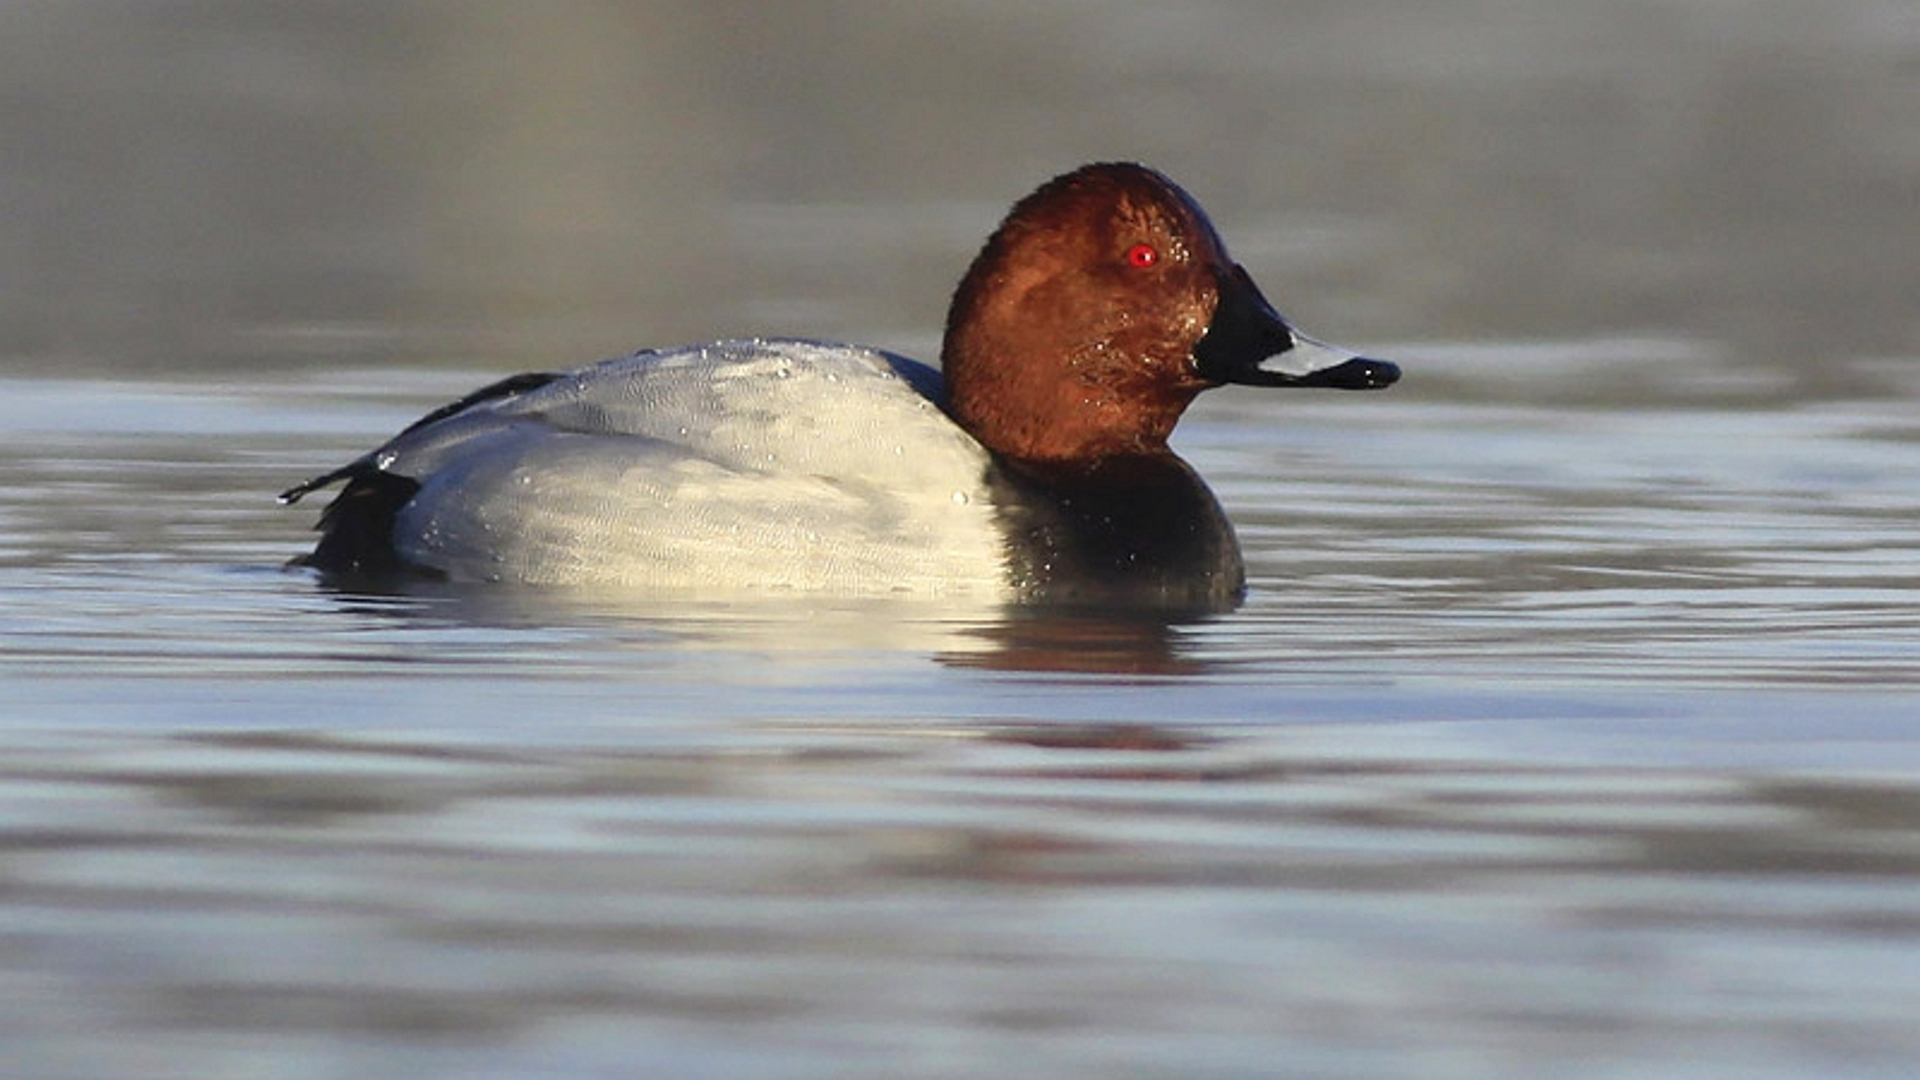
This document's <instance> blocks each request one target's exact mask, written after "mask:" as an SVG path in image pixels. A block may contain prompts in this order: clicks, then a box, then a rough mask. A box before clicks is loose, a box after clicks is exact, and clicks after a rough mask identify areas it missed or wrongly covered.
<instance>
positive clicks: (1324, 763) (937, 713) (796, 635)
mask: <svg viewBox="0 0 1920 1080" xmlns="http://www.w3.org/2000/svg"><path fill="white" fill-rule="evenodd" d="M346 6H347V7H348V8H350V9H352V10H353V11H354V13H355V14H356V18H355V19H334V18H331V17H329V18H325V19H321V18H319V17H318V16H313V15H303V14H302V11H303V10H305V9H302V8H301V7H299V6H298V5H289V6H285V7H282V6H280V5H275V4H261V3H255V4H244V5H228V4H219V3H212V4H203V5H188V6H183V7H178V8H170V9H169V15H168V17H167V18H161V17H160V16H157V15H155V14H154V13H153V9H149V8H147V7H146V6H143V5H124V6H122V5H112V4H97V5H91V6H89V5H60V4H22V5H13V6H10V7H7V8H5V9H0V59H4V60H5V61H6V63H5V64H4V65H0V91H4V92H5V93H7V94H8V96H9V100H10V101H12V102H14V103H16V104H18V105H19V106H20V107H19V108H16V109H10V110H5V111H0V129H4V130H5V131H6V132H7V133H8V134H9V135H10V136H12V137H14V138H13V145H18V146H20V147H23V148H24V150H23V151H22V152H19V153H14V154H10V155H8V156H7V158H6V159H5V161H4V162H0V196H4V197H5V200H6V201H5V205H7V206H9V207H11V208H14V209H15V210H16V211H17V212H16V213H14V214H13V215H12V219H13V220H15V222H16V224H18V225H19V227H20V228H21V229H23V230H24V233H23V235H24V236H25V237H26V239H25V241H23V242H22V243H18V244H12V245H4V251H0V275H3V276H4V280H5V281H6V282H7V284H8V288H7V289H5V290H0V293H3V294H4V295H0V347H3V348H4V351H5V353H6V356H7V358H8V366H7V367H6V368H5V369H4V373H0V476H4V477H5V479H6V483H5V484H0V685H3V686H4V688H5V694H4V695H0V744H3V745H4V746H5V748H6V749H5V753H4V755H0V1075H4V1076H8V1077H11V1076H20V1077H32V1078H73V1080H79V1078H88V1080H94V1078H103V1077H129V1078H132V1077H140V1078H150V1077H181V1078H188V1077H191V1078H194V1080H202V1078H206V1077H223V1076H236V1077H237V1076H246V1077H254V1076H274V1077H333V1076H376V1077H378V1076H421V1077H461V1078H463V1080H464V1078H472V1077H503V1078H504V1077H516V1078H518V1077H537V1076H568V1077H577V1076H607V1077H614V1076H621V1077H624V1076H634V1075H646V1076H673V1077H714V1078H722V1077H724V1078H729V1080H731V1078H742V1077H747V1078H751V1077H767V1078H783V1080H784V1078H792V1077H836V1078H838V1077H874V1078H880V1077H887V1078H894V1077H975V1076H977V1077H988V1076H992V1077H1003V1076H1049V1077H1102V1078H1107V1077H1140V1078H1145V1077H1174V1076H1178V1077H1183V1078H1184V1077H1219V1078H1228V1077H1233V1078H1239V1077H1251V1076H1300V1077H1329V1078H1332V1077H1341V1078H1346V1077H1401V1076H1413V1075H1417V1076H1421V1077H1436V1078H1447V1077H1458V1078H1462V1080H1479V1078H1486V1077H1498V1076H1512V1077H1535V1076H1542V1075H1554V1076H1572V1077H1595V1078H1608V1080H1613V1078H1625V1077H1648V1078H1653V1077H1660V1078H1667V1077H1674V1076H1685V1077H1700V1078H1716V1080H1717V1078H1723V1077H1726V1078H1731V1077H1811V1076H1820V1077H1829V1076H1848V1077H1854V1076H1863V1077H1865V1076H1885V1077H1907V1076H1910V1075H1912V1074H1913V1072H1914V1069H1915V1063H1916V1062H1920V1034H1916V1032H1915V1030H1914V1025H1913V1017H1915V1016H1916V1015H1920V604H1916V602H1915V598H1916V596H1920V532H1916V522H1920V484H1916V482H1915V481H1916V477H1920V410H1916V407H1915V402H1916V401H1917V400H1920V367H1916V362H1915V360H1914V358H1913V352H1914V350H1915V339H1914V333H1915V324H1914V323H1913V321H1912V316H1911V297H1910V295H1909V294H1910V292H1911V287H1910V286H1911V282H1912V281H1913V280H1914V277H1913V272H1912V271H1913V270H1914V268H1915V265H1916V264H1915V263H1914V262H1913V259H1914V252H1916V251H1920V243H1916V242H1915V239H1916V238H1915V227H1914V224H1913V219H1912V214H1911V211H1912V206H1913V205H1914V203H1913V198H1912V196H1913V181H1912V177H1913V176H1914V175H1917V174H1916V173H1915V172H1914V170H1913V168H1912V166H1913V165H1914V163H1916V162H1920V156H1916V148H1920V142H1916V141H1915V138H1914V132H1915V130H1916V129H1915V128H1914V126H1913V123H1912V121H1911V117H1912V116H1913V115H1920V114H1916V113H1915V112H1914V110H1913V108H1909V107H1908V106H1909V105H1910V104H1913V105H1916V106H1920V99H1916V98H1915V94H1914V91H1915V89H1916V86H1917V85H1920V84H1917V83H1916V80H1915V78H1914V73H1915V72H1920V66H1916V65H1915V63H1914V57H1915V56H1916V55H1920V53H1916V49H1920V27H1917V26H1916V24H1915V22H1914V19H1913V16H1912V15H1911V14H1910V13H1909V12H1908V11H1907V9H1906V7H1905V6H1902V5H1899V4H1887V3H1879V2H1875V0H1842V2H1837V3H1835V4H1832V5H1827V6H1825V7H1822V8H1821V9H1820V10H1819V11H1818V12H1814V11H1813V9H1810V8H1804V6H1803V5H1795V4H1792V3H1785V2H1755V3H1750V4H1741V5H1733V6H1731V7H1728V6H1726V5H1700V4H1684V3H1652V4H1635V5H1625V4H1620V5H1613V4H1597V5H1589V6H1587V7H1584V8H1582V9H1581V10H1580V12H1579V13H1573V12H1570V11H1569V12H1559V13H1553V14H1549V13H1547V9H1544V8H1538V7H1537V6H1530V5H1522V4H1517V3H1510V2H1507V0H1478V2H1476V3H1471V4H1463V5H1450V6H1447V7H1446V10H1445V11H1443V10H1442V8H1441V7H1435V6H1431V5H1413V4H1411V3H1407V2H1393V0H1378V2H1369V3H1352V4H1342V5H1337V6H1324V7H1322V6H1315V5H1303V6H1302V5H1296V6H1291V7H1288V8H1287V11H1288V14H1287V15H1286V17H1285V18H1284V19H1282V18H1280V17H1278V16H1275V15H1272V14H1264V13H1263V12H1265V11H1266V10H1267V9H1259V10H1256V9H1255V8H1254V7H1241V6H1235V5H1224V4H1223V5H1192V6H1190V7H1189V8H1182V9H1180V10H1179V12H1177V13H1175V14H1177V15H1178V17H1177V18H1176V17H1175V14H1169V13H1167V12H1168V11H1171V9H1166V10H1163V9H1162V8H1161V7H1157V6H1154V5H1146V4H1139V5H1132V4H1128V5H1112V6H1111V7H1110V8H1108V9H1103V10H1111V11H1114V12H1116V14H1113V15H1110V16H1106V17H1103V18H1101V19H1096V20H1093V21H1091V22H1089V21H1088V20H1089V18H1090V16H1089V15H1088V14H1087V12H1088V10H1090V8H1083V7H1082V6H1079V5H1073V4H1062V5H1046V6H1042V7H1040V8H1034V7H1032V6H1021V5H998V4H992V3H982V4H969V5H955V6H953V7H952V8H942V9H940V10H941V12H944V13H945V14H925V13H922V14H909V13H907V12H908V10H909V9H906V8H899V9H896V8H895V7H893V6H889V5H877V6H875V7H873V8H872V9H868V8H865V7H861V6H859V5H840V4H819V5H791V6H786V7H782V8H781V9H780V12H781V13H779V14H775V13H771V9H769V11H768V12H767V13H762V14H760V15H756V16H754V17H752V18H747V17H744V16H742V15H741V14H740V11H736V10H735V9H734V8H733V7H732V6H730V5H726V4H714V5H705V6H702V7H701V8H700V12H701V13H700V14H697V15H695V14H685V13H675V12H673V11H672V10H671V9H669V8H667V7H665V6H662V7H660V8H658V9H654V8H651V7H646V6H636V7H635V8H634V11H636V12H644V15H640V14H610V12H613V11H614V9H610V8H604V7H599V6H595V7H591V8H588V7H582V8H580V9H578V10H573V11H571V14H570V16H569V18H567V19H564V20H555V21H553V22H539V21H535V20H530V19H526V18H524V17H523V16H522V15H521V14H520V13H521V12H522V11H523V10H524V9H522V8H521V7H519V6H517V5H507V4H491V3H474V4H467V5H457V6H454V7H447V8H436V7H434V6H433V5H418V4H393V5H346ZM689 10H691V9H689ZM741 10H743V11H744V10H745V9H741ZM912 10H914V11H918V9H912ZM1275 10H1278V9H1275ZM1096 31H1097V32H1096ZM789 42H791V43H793V44H795V45H796V46H801V47H797V48H785V47H776V46H784V45H785V44H787V43H789ZM856 55H858V56H859V57H860V58H861V60H862V62H861V63H858V64H854V63H849V62H845V61H846V60H847V58H849V57H852V56H856ZM743 58H750V59H751V61H752V62H750V63H749V62H746V61H745V60H743ZM869 58H870V59H871V62H870V63H869V62H867V61H868V59H869ZM502 72H506V73H511V75H512V78H506V79H505V81H502V79H503V76H502ZM509 84H511V85H509ZM875 87H884V88H886V89H887V91H888V92H887V93H885V94H877V93H875V91H874V88H875ZM629 136H630V139H629ZM989 149H990V150H991V151H992V152H990V153H989V152H986V151H987V150H989ZM1119 155H1125V156H1141V157H1146V158H1149V159H1152V160H1155V161H1157V162H1158V163H1160V164H1162V165H1164V166H1165V167H1167V168H1168V169H1169V170H1170V171H1172V172H1174V173H1176V174H1177V175H1180V176H1181V177H1183V178H1186V179H1189V181H1190V184H1191V186H1193V187H1194V188H1195V190H1196V194H1198V195H1199V196H1200V197H1201V199H1202V200H1203V201H1205V202H1207V203H1208V204H1209V205H1211V206H1213V207H1214V209H1215V213H1216V216H1217V217H1218V218H1219V219H1220V221H1221V225H1222V228H1223V230H1224V231H1225V232H1226V234H1227V236H1228V239H1229V242H1230V243H1231V244H1232V245H1233V246H1234V249H1235V251H1236V253H1237V254H1238V255H1239V257H1240V258H1242V259H1243V260H1245V261H1247V262H1248V263H1249V264H1250V266H1251V267H1252V269H1253V271H1254V273H1255V275H1256V277H1258V278H1259V279H1260V280H1262V282H1263V283H1265V284H1266V285H1267V287H1268V290H1269V291H1270V292H1272V293H1273V294H1275V295H1276V297H1278V298H1279V299H1281V300H1282V301H1283V302H1285V304H1286V306H1287V307H1288V308H1289V309H1290V310H1292V311H1293V312H1294V314H1296V315H1300V316H1302V322H1303V323H1304V324H1305V325H1306V326H1307V327H1308V328H1309V329H1313V330H1315V331H1317V332H1320V333H1323V334H1326V335H1327V336H1329V337H1333V338H1335V339H1337V340H1343V341H1346V342H1348V343H1350V344H1353V345H1356V346H1363V347H1365V348H1366V349H1367V350H1368V351H1370V352H1377V353H1379V354H1381V355H1384V356H1388V357H1391V358H1393V359H1396V360H1399V361H1401V362H1402V363H1403V365H1404V366H1405V368H1406V371H1407V377H1406V380H1405V381H1404V382H1403V383H1402V384H1401V385H1399V386H1397V387H1395V388H1394V389H1393V390H1391V391H1390V392H1388V393H1385V394H1373V395H1336V394H1317V395H1316V394H1284V393H1274V394H1264V395H1263V394H1261V393H1258V392H1253V391H1246V392H1241V393H1239V394H1238V395H1237V396H1236V395H1232V394H1229V393H1226V392H1223V393H1222V394H1219V395H1212V396H1210V397H1209V398H1208V399H1207V400H1204V401H1203V402H1202V403H1201V404H1200V405H1199V406H1198V407H1197V408H1196V409H1195V410H1194V412H1193V413H1192V414H1191V415H1190V417H1189V419H1188V420H1187V421H1186V422H1185V423H1184V424H1183V426H1182V429H1181V431H1180V434H1179V436H1178V439H1177V443H1178V445H1179V446H1180V448H1181V449H1182V451H1183V452H1184V453H1185V454H1186V455H1187V456H1188V457H1189V458H1190V459H1191V460H1192V461H1193V462H1194V463H1195V464H1196V465H1197V466H1198V467H1199V469H1200V471H1201V472H1202V473H1203V474H1205V475H1206V476H1207V477H1208V478H1209V479H1210V480H1211V481H1212V482H1213V484H1214V486H1215V488H1216V490H1217V491H1218V493H1219V495H1220V497H1221V500H1222V502H1223V503H1224V504H1225V505H1226V507H1227V509H1228V511H1229V514H1230V515H1231V516H1232V518H1233V519H1234V520H1235V522H1236V523H1237V524H1238V526H1239V529H1240V534H1241V539H1242V542H1243V545H1244V547H1245V548H1246V553H1247V558H1248V563H1249V572H1250V575H1251V578H1252V589H1251V593H1250V595H1249V598H1248V601H1247V603H1246V604H1245V605H1244V606H1243V607H1242V608H1241V609H1239V610H1238V611H1235V612H1233V613H1230V614H1227V615H1223V616H1220V617H1216V618H1210V619H1204V620H1197V621H1188V622H1177V623H1168V622H1165V621H1156V620H1154V619H1150V618H1148V619H1143V618H1139V617H1126V616H1122V615H1120V614H1117V613H1107V614H1105V615H1093V614H1081V615H1075V616H1067V615H1061V614H1048V613H1044V612H1001V611H978V610H974V611H956V610H952V609H947V608H940V607H933V606H916V605H912V604H901V603H878V602H862V603H854V602H768V603H763V604H756V603H746V602H731V603H685V602H676V603H672V604H667V603H662V602H659V601H654V602H644V603H641V602H635V601H634V600H633V598H626V599H621V598H618V597H608V596H562V595H553V594H546V593H539V592H526V591H515V590H507V589H495V590H477V591H466V592H460V591H435V590H424V591H421V592H419V593H415V594H410V595H401V596H366V595H354V594H346V593H340V592H337V591H331V590H329V589H327V588H324V587H322V586H321V585H320V584H319V583H318V582H316V581H315V580H313V579H312V578H311V577H310V576H308V575H306V574H304V573H302V572H297V571H288V570H284V569H282V568H281V567H282V564H283V563H284V562H285V561H286V560H287V559H288V558H289V557H290V556H292V555H294V554H296V553H298V552H299V551H300V550H302V546H303V545H304V544H306V543H308V542H309V537H310V534H309V533H308V532H307V529H308V526H309V525H310V524H311V523H312V520H313V518H314V515H315V513H316V510H315V508H314V507H311V506H306V505H303V506H300V507H295V508H285V507H280V506H278V505H276V504H275V503H274V501H273V499H272V495H273V493H275V492H277V491H280V490H282V489H283V488H285V487H286V486H287V485H288V484H290V483H292V482H294V481H296V480H298V479H302V478H304V477H306V476H309V475H312V474H313V473H314V472H315V471H316V470H318V469H320V468H324V467H327V466H330V465H333V464H336V463H338V462H339V461H341V460H344V459H345V458H346V457H347V456H350V455H352V454H355V453H358V452H359V451H361V450H363V449H365V448H366V447H367V446H368V445H371V444H372V443H373V442H375V441H377V440H378V439H380V438H382V437H384V436H385V435H386V434H388V433H390V432H391V431H393V430H394V429H396V428H397V427H398V426H400V425H401V424H403V423H405V422H407V421H408V420H410V419H412V418H413V417H415V416H417V415H419V414H420V413H421V412H422V411H423V410H425V409H426V408H429V407H431V406H433V405H436V404H438V403H440V402H442V401H445V400H447V399H449V398H451V397H453V396H455V395H457V394H460V393H463V392H465V391H467V390H469V389H472V388H473V387H474V386H476V385H479V384H480V383H482V382H484V381H488V380H491V379H493V378H497V377H498V376H500V375H502V374H505V373H507V372H509V371H512V370H517V369H522V368H536V367H538V368H546V367H552V366H554V365H556V364H565V363H568V362H569V361H574V360H577V361H587V360H591V359H594V358H596V357H597V356H599V355H605V354H609V353H612V352H615V351H619V350H622V349H625V348H629V347H633V346H638V345H643V344H665V343H669V342H673V341H679V340H684V339H688V338H700V337H712V336H719V335H722V334H736V333H743V332H752V331H757V330H771V331H779V332H787V333H808V334H820V335H828V336H841V335H844V336H848V337H852V338H855V339H858V340H871V341H874V343H876V344H880V345H883V346H889V347H895V348H900V349H903V350H904V351H908V352H911V353H918V354H921V355H925V354H926V353H928V352H929V351H930V349H931V347H932V346H931V344H930V338H931V330H932V328H934V327H935V326H937V320H938V308H939V303H940V301H941V299H942V296H943V290H944V289H945V288H946V287H947V284H948V283H949V282H950V281H951V279H952V277H953V276H954V275H956V274H957V272H958V269H959V267H960V266H963V265H964V263H965V260H966V258H967V257H968V255H969V254H970V253H971V250H972V248H973V247H974V245H976V244H977V243H978V239H979V235H980V233H981V232H983V231H984V229H985V228H987V227H989V226H990V225H991V223H992V220H993V218H994V216H995V215H996V214H997V213H998V212H999V205H998V204H999V203H1000V202H1001V201H1002V200H1004V199H1007V198H1011V197H1012V196H1014V195H1017V194H1019V193H1020V191H1022V190H1024V189H1025V188H1026V187H1028V186H1031V184H1032V182H1034V181H1036V180H1037V179H1039V178H1041V177H1044V176H1045V175H1046V174H1047V173H1048V172H1049V171H1054V170H1057V169H1059V168H1064V167H1066V166H1067V165H1070V164H1073V163H1074V162H1075V161H1078V160H1080V159H1084V158H1095V157H1103V156H1119ZM636 177H639V178H641V179H636ZM878 177H885V178H886V179H877V178H878ZM1278 198H1285V199H1286V200H1287V201H1288V203H1289V205H1288V206H1286V207H1282V208H1274V207H1273V206H1272V205H1271V204H1272V202H1273V201H1274V200H1275V199H1278ZM1576 253H1577V255H1578V257H1574V255H1575V254H1576ZM663 269H664V270H666V271H669V272H667V273H660V272H659V271H661V270H663ZM636 283H638V284H636ZM1396 342H1397V344H1396Z"/></svg>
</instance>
